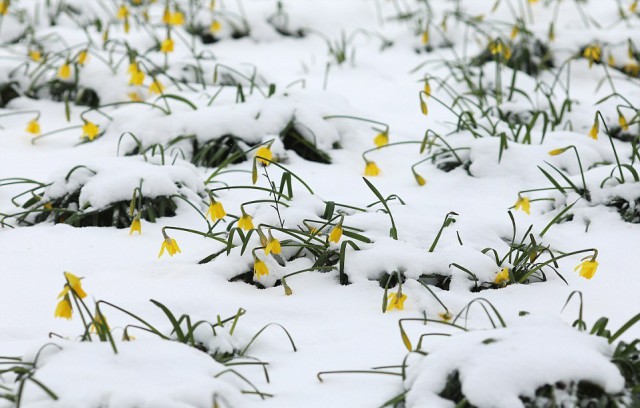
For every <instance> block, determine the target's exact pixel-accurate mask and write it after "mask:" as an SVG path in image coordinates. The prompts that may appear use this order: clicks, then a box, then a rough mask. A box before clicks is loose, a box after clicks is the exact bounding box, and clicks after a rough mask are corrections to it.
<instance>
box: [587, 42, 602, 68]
mask: <svg viewBox="0 0 640 408" xmlns="http://www.w3.org/2000/svg"><path fill="white" fill-rule="evenodd" d="M582 56H583V57H585V58H586V59H588V60H589V68H591V67H592V66H593V63H594V62H600V58H601V56H602V49H601V48H600V46H599V45H597V44H594V45H590V46H588V47H586V48H585V49H584V51H583V52H582Z"/></svg>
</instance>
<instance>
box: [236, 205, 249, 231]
mask: <svg viewBox="0 0 640 408" xmlns="http://www.w3.org/2000/svg"><path fill="white" fill-rule="evenodd" d="M238 228H241V229H243V230H245V231H250V230H252V229H253V218H251V216H250V215H249V214H247V213H245V212H244V210H242V217H240V218H239V219H238Z"/></svg>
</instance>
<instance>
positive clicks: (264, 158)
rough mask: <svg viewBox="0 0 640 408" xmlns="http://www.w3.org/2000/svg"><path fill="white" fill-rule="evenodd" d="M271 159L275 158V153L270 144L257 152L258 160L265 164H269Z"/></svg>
mask: <svg viewBox="0 0 640 408" xmlns="http://www.w3.org/2000/svg"><path fill="white" fill-rule="evenodd" d="M271 159H273V153H272V152H271V148H270V147H269V146H262V147H261V148H259V149H258V151H257V152H256V160H258V161H259V162H260V163H261V164H262V165H264V166H268V165H269V164H270V160H271Z"/></svg>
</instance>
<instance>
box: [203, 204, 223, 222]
mask: <svg viewBox="0 0 640 408" xmlns="http://www.w3.org/2000/svg"><path fill="white" fill-rule="evenodd" d="M226 215H227V213H226V211H225V210H224V207H223V206H222V203H221V202H219V201H213V202H212V203H211V204H210V205H209V209H208V210H207V216H208V217H211V221H213V222H216V221H218V220H221V219H223V218H224V217H225V216H226Z"/></svg>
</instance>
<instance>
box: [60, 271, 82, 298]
mask: <svg viewBox="0 0 640 408" xmlns="http://www.w3.org/2000/svg"><path fill="white" fill-rule="evenodd" d="M64 277H65V279H66V280H67V282H66V283H65V284H64V288H63V289H62V292H60V293H59V294H58V299H60V298H61V297H64V296H68V295H69V288H71V289H73V291H74V292H75V294H76V295H77V296H78V297H79V298H80V299H84V298H85V297H87V293H86V292H85V291H84V290H83V289H82V283H81V281H80V278H79V277H77V276H76V275H74V274H72V273H71V272H65V273H64Z"/></svg>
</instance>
